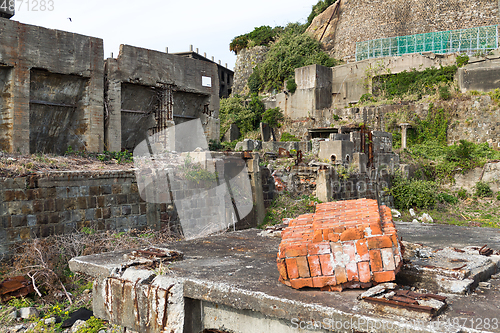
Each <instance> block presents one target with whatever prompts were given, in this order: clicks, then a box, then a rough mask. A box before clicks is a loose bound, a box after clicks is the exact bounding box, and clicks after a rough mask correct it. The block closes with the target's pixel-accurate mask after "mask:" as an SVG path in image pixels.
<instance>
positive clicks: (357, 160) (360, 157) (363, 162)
mask: <svg viewBox="0 0 500 333" xmlns="http://www.w3.org/2000/svg"><path fill="white" fill-rule="evenodd" d="M367 163H368V156H366V154H364V153H354V154H353V155H352V164H353V165H354V167H355V168H357V169H358V172H359V173H365V172H366V166H367Z"/></svg>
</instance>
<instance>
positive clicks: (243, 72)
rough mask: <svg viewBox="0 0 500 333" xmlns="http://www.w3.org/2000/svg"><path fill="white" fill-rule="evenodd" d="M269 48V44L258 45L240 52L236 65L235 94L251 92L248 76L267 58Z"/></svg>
mask: <svg viewBox="0 0 500 333" xmlns="http://www.w3.org/2000/svg"><path fill="white" fill-rule="evenodd" d="M268 50H269V48H268V47H267V46H256V47H253V48H251V49H243V50H241V51H240V52H239V54H238V57H237V58H236V64H235V66H234V83H233V95H246V94H248V93H249V90H248V86H247V81H248V78H249V77H250V75H251V74H252V73H253V68H254V67H255V66H257V65H258V64H260V63H261V62H263V61H264V60H265V58H266V53H267V51H268Z"/></svg>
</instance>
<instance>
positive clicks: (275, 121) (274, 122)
mask: <svg viewBox="0 0 500 333" xmlns="http://www.w3.org/2000/svg"><path fill="white" fill-rule="evenodd" d="M283 120H285V116H284V115H283V112H282V111H281V109H280V108H279V107H276V108H272V109H267V110H266V111H265V112H264V113H263V114H262V121H263V122H264V123H267V124H268V125H269V126H271V127H279V126H280V122H282V121H283Z"/></svg>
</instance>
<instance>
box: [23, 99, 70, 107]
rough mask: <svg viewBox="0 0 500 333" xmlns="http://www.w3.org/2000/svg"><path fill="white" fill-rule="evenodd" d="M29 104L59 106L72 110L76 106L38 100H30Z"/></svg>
mask: <svg viewBox="0 0 500 333" xmlns="http://www.w3.org/2000/svg"><path fill="white" fill-rule="evenodd" d="M30 104H40V105H48V106H61V107H64V108H74V109H76V108H77V106H76V104H65V103H54V102H46V101H39V100H30Z"/></svg>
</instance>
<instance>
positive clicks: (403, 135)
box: [399, 123, 411, 149]
mask: <svg viewBox="0 0 500 333" xmlns="http://www.w3.org/2000/svg"><path fill="white" fill-rule="evenodd" d="M399 126H401V148H403V149H406V138H407V137H406V130H407V129H408V128H410V127H411V125H410V124H408V123H403V124H399Z"/></svg>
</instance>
